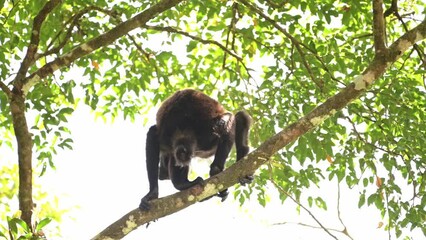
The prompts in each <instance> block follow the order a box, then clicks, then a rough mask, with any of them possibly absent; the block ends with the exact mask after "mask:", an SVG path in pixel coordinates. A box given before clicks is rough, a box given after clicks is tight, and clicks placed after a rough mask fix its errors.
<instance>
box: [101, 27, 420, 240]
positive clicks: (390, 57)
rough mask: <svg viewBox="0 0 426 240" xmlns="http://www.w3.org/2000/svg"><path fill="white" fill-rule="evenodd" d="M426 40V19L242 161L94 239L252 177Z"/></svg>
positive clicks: (117, 235) (124, 232)
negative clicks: (330, 95)
mask: <svg viewBox="0 0 426 240" xmlns="http://www.w3.org/2000/svg"><path fill="white" fill-rule="evenodd" d="M425 38H426V20H424V21H423V22H422V23H421V24H419V25H418V26H417V27H416V28H414V29H412V30H410V31H408V32H407V33H406V34H404V35H403V36H402V37H400V38H399V39H398V40H397V41H396V42H394V43H393V44H392V45H391V46H390V47H389V49H388V51H386V52H387V54H386V56H385V57H377V56H376V57H375V58H374V59H373V61H372V62H371V63H370V64H369V66H368V67H367V68H366V69H365V71H364V72H363V73H362V74H361V75H360V76H358V77H356V78H355V79H354V80H353V82H352V83H351V84H349V85H348V86H347V87H345V88H344V89H342V90H341V91H340V92H339V93H338V94H336V95H335V96H333V97H331V98H329V99H328V100H327V101H325V102H324V103H322V104H321V105H319V106H318V107H316V108H315V109H314V110H312V112H310V113H308V114H307V115H306V116H304V117H302V118H301V119H299V120H298V121H297V122H295V123H293V124H291V125H289V126H287V127H286V128H285V129H283V130H282V131H281V132H279V133H278V134H276V135H274V136H273V137H271V138H270V139H268V140H267V141H265V142H264V143H263V144H262V145H260V146H259V147H258V148H257V149H256V150H254V151H253V152H251V153H250V154H249V155H247V156H246V157H245V158H244V159H243V160H241V161H238V162H236V163H235V164H234V165H232V166H231V167H229V168H227V169H225V171H223V172H221V173H219V174H218V175H215V176H213V177H211V178H209V179H207V180H205V183H204V185H203V186H194V187H193V188H190V189H187V190H185V191H181V192H177V193H175V194H173V195H170V196H167V197H164V198H160V199H156V200H153V201H152V202H151V206H152V208H151V210H150V211H143V212H142V211H140V210H139V209H134V210H132V211H131V212H129V213H128V214H126V215H125V216H123V217H122V218H121V219H119V220H117V221H116V222H115V223H113V224H111V225H110V226H109V227H107V228H106V229H105V230H104V231H102V232H101V233H99V234H98V235H97V236H96V237H94V238H93V239H110V240H111V239H121V238H122V237H123V236H125V235H127V234H128V233H130V232H131V231H133V230H135V229H136V228H137V227H138V226H140V225H143V224H146V223H149V222H151V221H154V220H155V219H158V218H161V217H164V216H166V215H169V214H172V213H174V212H177V211H180V210H182V209H184V208H186V207H188V206H190V205H192V204H194V203H196V202H198V201H200V200H203V199H205V198H207V197H209V196H213V195H214V194H216V193H218V192H219V191H221V190H223V189H225V188H229V187H231V186H233V185H234V184H236V183H238V182H239V179H240V178H242V177H244V176H247V175H251V174H253V173H254V172H255V171H256V170H257V169H258V168H259V167H260V166H262V165H263V164H265V163H266V162H267V161H268V160H269V158H270V157H271V156H272V155H273V154H275V153H276V152H277V151H279V150H280V149H282V148H283V147H285V146H286V145H287V144H289V143H291V142H293V141H295V140H296V139H297V138H299V137H300V136H302V135H303V134H305V133H306V132H308V131H310V130H312V129H314V128H315V127H317V126H318V125H320V124H321V123H322V122H323V121H324V120H326V119H327V118H329V117H331V116H332V115H334V114H335V113H336V112H337V111H339V110H341V109H342V108H344V107H345V106H347V105H348V104H349V103H351V102H352V101H353V100H355V99H357V98H358V97H359V96H360V95H361V94H362V93H364V92H365V91H366V89H367V88H368V87H369V86H370V85H371V84H373V83H374V82H375V81H376V80H377V79H378V78H380V77H381V76H382V75H383V73H384V72H385V71H386V69H387V68H388V67H389V66H390V65H391V64H392V63H394V62H395V61H396V60H398V59H399V58H400V57H401V56H402V54H403V53H404V52H405V51H406V50H407V49H408V48H410V47H412V46H413V45H414V43H415V42H418V41H421V40H424V39H425Z"/></svg>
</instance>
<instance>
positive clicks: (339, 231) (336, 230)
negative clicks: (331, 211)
mask: <svg viewBox="0 0 426 240" xmlns="http://www.w3.org/2000/svg"><path fill="white" fill-rule="evenodd" d="M285 224H296V225H300V226H302V227H309V228H315V229H323V228H322V227H318V226H314V225H310V224H306V223H301V222H279V223H274V224H273V225H285ZM327 230H329V231H333V232H338V233H343V234H345V232H344V231H342V230H339V229H334V228H327ZM345 235H346V234H345ZM351 239H352V238H351Z"/></svg>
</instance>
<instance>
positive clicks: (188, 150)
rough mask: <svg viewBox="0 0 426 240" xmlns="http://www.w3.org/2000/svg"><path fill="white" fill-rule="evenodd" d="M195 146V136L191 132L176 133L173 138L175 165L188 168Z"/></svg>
mask: <svg viewBox="0 0 426 240" xmlns="http://www.w3.org/2000/svg"><path fill="white" fill-rule="evenodd" d="M196 146H197V140H196V137H195V135H194V134H193V133H192V132H191V131H183V132H181V131H178V132H176V134H175V135H174V137H173V154H174V157H175V159H176V163H177V164H178V165H181V166H188V165H189V163H190V162H191V159H192V157H193V156H194V152H195V149H196Z"/></svg>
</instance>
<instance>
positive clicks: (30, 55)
mask: <svg viewBox="0 0 426 240" xmlns="http://www.w3.org/2000/svg"><path fill="white" fill-rule="evenodd" d="M61 2H62V0H50V1H48V2H47V3H46V4H45V5H44V7H43V8H42V9H41V10H40V12H39V13H38V14H37V16H36V17H35V18H34V21H33V28H32V31H31V38H30V44H29V45H28V48H27V53H26V55H25V57H24V60H23V61H22V63H21V67H20V68H19V70H18V73H17V74H16V78H15V81H14V86H15V88H16V89H15V90H18V92H20V90H21V88H22V85H23V83H22V80H23V79H24V77H25V75H26V74H27V72H28V68H29V67H30V66H31V65H32V64H33V63H34V60H35V57H34V56H35V54H36V53H37V49H38V44H39V42H40V29H41V26H42V25H43V22H44V20H45V19H46V17H47V15H48V14H49V13H50V12H52V10H53V9H54V8H55V7H56V6H57V5H58V4H59V3H61Z"/></svg>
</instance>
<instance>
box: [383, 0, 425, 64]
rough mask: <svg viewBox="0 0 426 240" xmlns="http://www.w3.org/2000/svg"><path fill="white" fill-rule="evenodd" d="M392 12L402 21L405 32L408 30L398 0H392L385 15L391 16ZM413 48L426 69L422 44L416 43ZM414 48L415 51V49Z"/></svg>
mask: <svg viewBox="0 0 426 240" xmlns="http://www.w3.org/2000/svg"><path fill="white" fill-rule="evenodd" d="M391 14H393V15H395V17H396V18H397V19H398V20H399V21H400V22H401V24H402V27H403V28H404V30H405V32H408V30H409V29H408V26H407V24H406V23H405V22H404V19H403V17H402V16H401V15H400V14H399V11H398V1H397V0H392V5H391V6H390V8H389V9H387V10H386V12H385V17H387V16H390V15H391ZM413 49H414V50H415V51H416V52H417V54H418V55H419V58H420V60H421V61H422V63H423V68H425V69H426V54H425V53H423V51H422V49H421V48H420V46H419V45H418V44H414V46H413ZM414 50H413V51H414ZM408 59H409V58H408V57H407V59H406V60H408ZM404 63H405V62H404Z"/></svg>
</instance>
